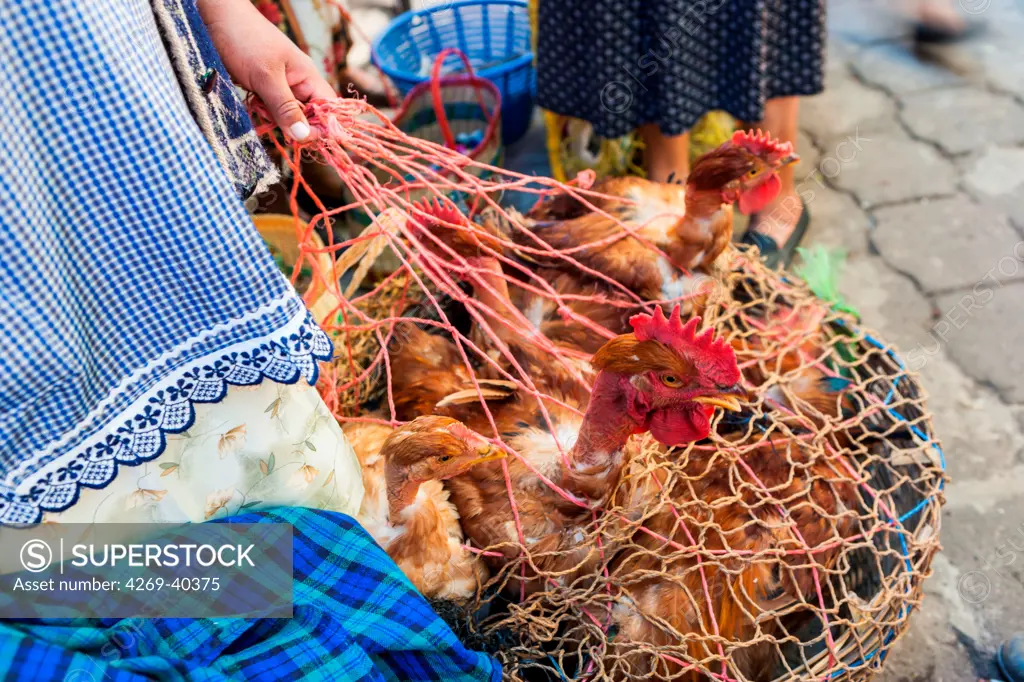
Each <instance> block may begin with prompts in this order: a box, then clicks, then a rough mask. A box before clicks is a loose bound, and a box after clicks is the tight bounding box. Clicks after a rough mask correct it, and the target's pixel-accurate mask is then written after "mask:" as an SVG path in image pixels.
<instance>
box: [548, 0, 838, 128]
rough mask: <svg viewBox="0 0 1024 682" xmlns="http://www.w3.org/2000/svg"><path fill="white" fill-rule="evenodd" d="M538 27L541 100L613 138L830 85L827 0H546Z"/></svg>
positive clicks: (749, 112) (741, 110)
mask: <svg viewBox="0 0 1024 682" xmlns="http://www.w3.org/2000/svg"><path fill="white" fill-rule="evenodd" d="M538 27H539V31H538V36H537V90H538V93H537V95H538V101H539V103H540V105H541V106H542V107H544V108H545V109H548V110H550V111H553V112H555V113H558V114H564V115H567V116H572V117H575V118H581V119H584V120H586V121H589V122H590V123H591V124H593V126H594V129H595V131H596V132H597V133H598V134H599V135H602V136H604V137H618V136H620V135H625V134H626V133H629V132H630V131H632V130H633V129H635V128H637V127H638V126H640V125H643V124H645V123H656V124H658V126H659V127H660V128H661V131H662V132H663V133H664V134H666V135H678V134H681V133H684V132H686V131H687V130H689V129H690V128H691V127H692V126H693V124H694V123H696V122H697V120H698V119H699V118H700V117H701V116H702V115H704V114H705V113H706V112H708V111H711V110H713V109H724V110H725V111H728V112H729V113H730V114H732V115H733V116H735V117H736V118H738V119H741V120H744V121H759V120H761V119H762V118H764V104H765V100H767V99H771V98H773V97H787V96H796V95H813V94H817V93H818V92H821V90H822V85H823V80H824V78H823V70H824V51H825V2H824V0H540V6H539V12H538Z"/></svg>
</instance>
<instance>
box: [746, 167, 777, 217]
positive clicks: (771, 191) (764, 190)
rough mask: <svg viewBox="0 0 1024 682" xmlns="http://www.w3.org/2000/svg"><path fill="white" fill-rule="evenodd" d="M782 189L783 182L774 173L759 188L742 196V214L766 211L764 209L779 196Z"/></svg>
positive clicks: (752, 189)
mask: <svg viewBox="0 0 1024 682" xmlns="http://www.w3.org/2000/svg"><path fill="white" fill-rule="evenodd" d="M780 189H782V181H781V180H779V176H778V174H776V173H772V174H771V175H770V176H768V179H767V180H765V181H764V182H762V183H761V184H760V185H758V186H757V187H754V188H751V189H749V190H747V191H746V192H742V193H741V194H740V213H745V214H746V215H750V214H751V213H757V212H758V211H761V210H764V207H765V206H767V205H768V204H770V203H771V202H772V200H773V199H774V198H775V197H777V196H778V195H779V190H780Z"/></svg>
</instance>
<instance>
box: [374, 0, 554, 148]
mask: <svg viewBox="0 0 1024 682" xmlns="http://www.w3.org/2000/svg"><path fill="white" fill-rule="evenodd" d="M449 47H454V48H458V49H459V50H461V51H462V52H463V53H464V54H465V55H466V56H467V57H469V60H470V62H471V63H472V65H473V69H474V70H475V71H476V74H477V75H478V76H481V77H483V78H486V79H488V80H490V81H491V82H493V83H494V84H495V85H496V86H498V90H499V91H500V92H501V102H502V106H501V120H502V128H501V138H502V142H504V143H505V144H511V143H512V142H515V141H516V140H518V139H519V138H521V137H522V136H523V135H524V134H525V133H526V131H527V130H528V129H529V127H530V120H531V118H532V116H533V100H534V92H535V90H536V87H535V77H534V70H533V52H532V50H531V49H530V16H529V11H528V9H527V3H526V0H461V1H460V2H453V3H446V4H444V5H441V6H438V7H432V8H428V9H423V10H419V11H416V12H406V13H405V14H403V15H402V16H400V17H398V18H396V19H395V20H394V21H392V22H391V23H390V24H389V25H388V27H387V29H385V31H384V33H383V34H382V35H381V36H380V37H379V38H378V39H377V41H376V42H375V43H374V45H373V62H374V64H376V65H377V66H378V67H379V68H380V70H381V71H383V72H384V73H385V74H387V76H388V78H390V79H391V81H392V82H393V83H394V84H395V87H397V88H398V89H399V91H400V92H401V93H402V94H403V95H404V94H406V93H407V92H409V90H411V89H412V88H413V86H415V85H416V84H417V83H421V82H423V81H426V80H429V78H430V69H431V66H432V65H433V62H434V57H435V56H437V54H438V53H440V52H441V51H442V50H444V49H445V48H449ZM462 68H463V67H462V62H461V61H460V60H459V58H458V57H456V56H451V57H449V58H448V59H446V60H445V62H444V69H443V70H442V74H443V75H451V74H453V73H457V72H458V71H460V70H461V69H462Z"/></svg>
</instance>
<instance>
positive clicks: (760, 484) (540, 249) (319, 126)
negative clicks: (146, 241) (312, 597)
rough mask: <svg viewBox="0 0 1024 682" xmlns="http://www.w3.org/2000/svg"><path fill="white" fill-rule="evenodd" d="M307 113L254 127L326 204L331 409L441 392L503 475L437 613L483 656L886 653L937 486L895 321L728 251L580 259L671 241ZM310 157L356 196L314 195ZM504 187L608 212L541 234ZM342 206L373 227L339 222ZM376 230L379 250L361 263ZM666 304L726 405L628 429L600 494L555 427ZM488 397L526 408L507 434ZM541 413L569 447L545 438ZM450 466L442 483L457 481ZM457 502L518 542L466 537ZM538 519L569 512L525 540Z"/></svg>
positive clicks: (427, 149) (910, 592)
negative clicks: (719, 377)
mask: <svg viewBox="0 0 1024 682" xmlns="http://www.w3.org/2000/svg"><path fill="white" fill-rule="evenodd" d="M254 111H255V113H254V116H255V117H256V118H257V119H258V120H260V121H269V117H267V116H266V115H265V113H264V112H262V111H261V108H260V106H259V104H258V103H257V104H256V105H254ZM306 113H307V116H308V118H309V120H310V123H311V125H312V127H313V128H314V130H315V131H316V133H317V137H316V139H315V140H314V141H312V142H306V143H303V144H302V145H297V146H293V145H289V146H285V145H284V144H282V143H281V142H280V140H279V138H278V137H275V136H274V135H269V136H268V139H269V140H271V141H272V144H273V145H275V146H276V149H277V152H278V153H279V154H280V155H281V158H282V159H283V161H284V163H285V164H286V165H287V166H288V167H289V168H290V170H291V177H292V180H291V191H290V203H291V208H292V211H293V213H294V214H295V215H296V216H298V215H299V214H300V213H301V210H300V198H301V201H302V202H304V203H305V205H307V206H314V207H315V210H314V211H312V212H311V214H312V217H311V218H310V219H309V220H308V221H306V220H300V219H299V218H298V217H296V220H295V227H296V234H297V240H298V244H299V252H300V255H299V258H298V260H297V262H296V263H295V264H294V273H295V274H294V277H293V281H297V278H298V277H299V273H300V271H302V272H305V273H306V275H304V277H306V278H307V279H310V278H309V275H308V273H309V271H310V270H312V277H311V281H310V283H309V284H308V286H307V287H306V289H305V292H304V296H305V300H306V302H307V305H309V307H310V309H311V310H312V311H313V313H314V315H315V316H316V317H317V319H318V320H319V321H320V322H321V324H322V326H323V328H324V329H325V330H326V331H327V332H328V333H329V334H331V336H332V337H333V338H334V341H335V356H336V359H335V360H334V361H333V363H332V364H331V365H330V366H329V367H328V368H326V369H325V371H324V372H323V373H322V379H321V383H320V390H321V393H322V395H323V396H324V399H325V401H326V402H327V404H328V406H329V407H330V408H331V409H332V410H333V412H334V414H335V415H336V417H337V418H338V420H339V421H340V422H342V423H343V424H345V423H360V422H364V423H380V424H387V425H391V426H397V425H399V424H402V423H404V422H406V421H408V420H410V419H412V418H413V417H415V416H418V414H424V413H429V412H432V411H433V412H439V413H444V414H449V415H451V416H454V417H456V418H460V419H463V420H464V421H465V422H466V423H467V424H468V425H469V426H470V427H471V428H473V429H474V430H476V431H477V432H478V433H480V434H481V435H482V436H483V437H485V438H487V439H489V440H490V441H491V442H492V443H493V444H494V445H496V446H498V447H500V448H501V449H503V450H504V451H505V452H506V453H507V458H506V459H504V460H502V462H501V465H500V468H498V467H497V466H495V468H494V469H493V471H496V472H498V473H497V474H496V477H497V479H499V480H491V481H486V482H477V483H476V484H478V485H479V486H480V493H479V497H480V504H481V505H483V506H484V507H485V509H486V512H485V514H484V515H482V516H481V517H480V518H477V519H476V520H475V521H474V520H473V518H474V517H472V516H471V515H467V514H466V513H463V514H462V516H463V517H464V521H465V522H466V523H465V524H464V525H465V526H466V532H467V538H466V541H465V546H466V547H467V548H469V549H470V551H472V552H473V553H476V554H479V555H480V556H481V558H482V560H483V561H485V562H486V564H487V565H488V567H489V574H490V577H489V579H487V580H486V581H483V582H481V583H480V584H479V586H478V589H477V590H476V593H475V596H474V597H473V598H472V599H470V600H469V602H468V603H465V604H459V605H457V608H454V609H453V610H450V611H446V615H447V617H449V618H451V619H453V621H454V624H455V625H456V630H457V631H458V632H460V634H462V635H463V636H464V637H465V638H467V641H472V642H474V643H475V644H476V645H477V646H481V647H484V648H487V649H488V650H490V651H491V652H493V653H494V654H495V655H497V656H498V657H499V658H500V660H501V661H502V662H503V664H504V666H505V677H506V678H507V679H510V680H541V679H545V680H546V679H550V680H568V679H573V680H620V679H681V680H691V679H715V680H721V681H723V682H726V681H730V680H774V679H820V680H826V679H866V678H868V677H870V676H871V675H872V674H873V673H874V672H875V671H877V669H878V668H879V666H880V665H881V663H882V661H883V660H884V657H885V654H886V652H887V650H888V649H889V647H890V646H891V645H892V643H893V642H894V641H895V639H896V638H897V637H898V636H899V635H900V634H901V632H903V631H904V630H905V628H906V627H907V623H908V618H909V616H910V612H911V610H912V608H913V607H914V606H915V605H916V604H917V603H918V602H919V600H920V598H921V584H922V581H923V579H924V578H925V577H926V576H927V575H928V573H929V565H930V563H931V558H932V556H933V554H934V552H935V551H936V550H937V549H938V531H939V524H940V504H941V500H942V495H941V491H942V488H943V481H944V473H943V471H944V462H943V456H942V451H941V449H940V447H939V444H938V443H937V441H936V440H935V437H934V435H933V431H932V425H931V418H930V415H929V413H928V412H927V409H926V406H925V396H924V393H923V391H922V390H921V388H920V386H919V385H918V383H917V379H916V378H915V377H914V376H913V375H911V374H910V373H908V372H907V371H906V369H905V368H904V366H903V364H902V362H901V361H900V359H899V357H898V356H897V355H896V353H895V352H894V351H893V349H892V348H891V347H889V345H888V344H886V343H885V342H884V341H881V340H880V339H878V338H877V337H876V336H874V335H872V334H871V333H869V332H867V331H865V330H864V329H862V328H861V327H860V326H859V324H858V321H857V320H856V319H855V318H853V317H852V316H850V315H849V314H847V313H844V312H840V311H837V310H835V309H833V308H831V307H829V306H828V305H827V304H825V303H824V302H822V301H821V300H820V299H818V298H816V297H815V296H814V295H813V294H812V293H811V291H810V290H809V289H808V287H807V286H806V285H805V284H804V283H803V282H801V281H800V280H798V279H797V278H795V277H793V276H791V275H788V274H783V273H779V272H773V271H770V270H767V269H766V268H764V267H763V266H762V265H761V264H760V262H759V261H758V260H757V255H756V252H750V251H746V250H743V249H740V248H736V247H732V246H730V247H728V248H727V249H726V251H725V252H724V253H723V254H722V255H721V256H720V257H719V258H718V259H717V261H716V262H715V264H714V266H713V267H711V268H708V269H707V271H706V272H704V273H701V276H700V277H699V278H696V279H695V280H694V281H697V282H698V283H699V286H697V287H694V288H693V289H692V290H690V291H687V292H686V293H685V294H684V295H682V296H679V297H675V298H673V300H645V299H644V297H643V296H641V295H640V294H639V293H637V292H636V291H633V290H631V289H630V288H629V287H628V286H625V285H624V284H623V283H621V282H620V281H619V279H621V278H619V279H617V278H616V277H615V276H613V275H612V274H609V273H608V272H605V271H602V269H601V268H598V267H594V266H593V262H594V261H593V259H589V258H586V257H584V256H586V255H588V254H593V253H595V252H598V251H600V250H601V249H602V248H605V247H607V246H608V245H610V244H612V243H615V242H617V241H618V240H622V239H634V240H636V241H637V242H638V243H641V244H643V246H644V248H645V249H647V251H648V252H649V253H650V257H651V258H652V259H653V258H657V257H658V256H664V253H663V252H662V251H661V249H659V248H658V247H657V246H655V245H654V244H652V243H651V242H650V241H648V240H646V239H645V238H644V236H643V235H641V234H640V233H639V231H638V229H637V226H636V225H631V224H628V223H623V222H621V221H620V220H619V219H618V217H617V216H616V215H613V214H612V213H608V212H607V211H603V210H602V209H601V208H600V207H599V204H600V202H599V201H598V199H600V198H601V196H600V195H599V194H598V193H596V192H594V191H593V190H591V189H590V187H591V183H592V181H593V178H592V177H587V176H583V175H581V176H579V177H577V179H576V180H575V181H574V182H571V183H569V184H562V183H558V182H556V181H554V180H551V179H547V178H542V177H532V176H525V175H521V174H517V173H514V172H511V171H508V170H505V169H502V168H498V167H495V166H489V165H486V164H481V163H479V162H476V161H472V160H470V159H468V158H467V157H465V156H463V155H461V154H459V153H457V152H456V151H454V150H451V149H448V148H445V147H443V146H440V145H437V144H434V143H431V142H427V141H425V140H420V139H416V138H410V137H408V136H406V135H405V134H403V133H402V132H401V131H399V130H398V129H397V128H396V127H395V126H393V125H392V124H391V123H390V121H389V120H388V119H387V118H385V117H384V116H383V115H381V114H379V113H378V112H377V111H376V110H374V109H372V108H371V107H369V106H368V105H366V104H365V102H363V101H361V100H359V99H341V100H337V101H331V102H314V103H311V104H309V105H308V107H307V112H306ZM261 114H263V115H261ZM260 130H261V132H263V133H271V132H273V126H272V125H271V124H269V123H263V124H262V125H261V126H260ZM310 162H315V163H322V164H326V166H328V167H329V168H330V169H332V170H333V171H334V172H335V173H337V175H338V176H339V177H340V179H341V182H342V183H343V184H344V186H345V187H346V189H347V194H346V196H350V197H352V198H353V199H352V200H350V201H345V202H341V203H340V204H339V202H338V201H334V200H328V201H325V200H324V199H325V198H322V197H318V196H317V194H316V192H315V190H314V188H313V187H312V186H311V185H310V184H309V183H308V182H307V181H306V179H305V178H304V175H303V167H304V165H305V164H308V163H310ZM513 192H516V193H527V194H533V195H536V197H537V199H538V200H545V199H546V198H550V197H559V196H569V197H572V198H573V199H575V200H578V201H579V202H581V203H582V205H583V206H585V207H587V210H589V211H592V212H596V213H598V214H600V215H602V216H603V217H604V218H605V219H607V220H610V221H613V222H614V223H615V224H616V228H617V229H616V230H615V233H614V234H612V235H611V236H602V237H600V238H599V239H595V240H583V239H581V241H580V242H579V243H576V244H568V245H566V244H563V245H561V248H555V247H553V246H550V245H549V244H548V243H547V242H545V241H544V240H541V239H539V238H538V237H537V236H536V234H535V233H534V232H533V231H531V229H529V226H528V220H527V218H525V217H524V216H522V215H520V214H519V213H517V212H515V211H513V210H510V209H506V208H503V206H502V205H501V201H502V198H503V197H504V196H507V195H508V194H509V193H513ZM425 197H426V198H425ZM351 211H361V212H363V213H365V214H366V215H367V216H369V218H370V221H371V222H370V225H369V227H367V228H366V229H365V230H363V231H362V232H361V233H360V234H357V235H351V236H350V237H349V238H345V239H338V238H337V236H338V232H339V231H338V230H337V229H336V227H337V225H338V224H339V222H340V217H341V216H343V215H344V214H346V213H347V212H351ZM317 235H319V236H317ZM385 253H388V254H390V256H391V258H392V261H393V262H397V263H399V264H400V265H399V266H398V267H397V268H395V269H394V270H393V271H390V272H381V271H380V270H379V269H375V267H374V264H375V263H376V262H377V261H378V260H379V259H380V258H381V257H382V254H385ZM552 263H555V264H557V266H558V267H557V268H553V267H552V266H551V264H552ZM539 264H543V265H539ZM556 271H557V273H558V274H557V275H556V274H553V273H555V272H556ZM577 275H578V277H577ZM567 277H568V278H569V279H573V278H575V279H576V280H580V281H585V282H586V284H583V285H579V286H575V287H567V286H565V285H564V281H565V279H566V278H567ZM524 301H525V302H527V303H525V304H524V303H523V302H524ZM677 304H681V308H682V311H683V317H684V319H685V318H688V317H692V316H696V315H700V317H701V318H702V322H701V327H702V328H706V329H712V330H714V333H715V334H716V335H717V337H718V338H721V339H724V340H725V342H726V343H727V344H728V345H729V346H731V347H732V349H733V351H734V353H735V356H736V360H737V362H738V365H739V368H740V370H741V372H742V377H743V380H742V383H743V387H744V388H745V389H746V396H745V398H744V399H743V402H742V405H741V409H739V410H738V411H728V410H718V411H716V412H715V414H714V417H712V424H711V430H710V435H709V436H708V437H707V438H703V439H701V440H698V441H696V442H692V443H689V444H687V445H685V446H679V447H675V448H668V447H666V446H664V445H661V444H660V443H659V442H657V441H656V440H655V439H654V438H653V437H652V436H651V435H650V434H646V435H636V436H633V437H632V438H630V439H629V441H628V444H627V446H626V447H625V448H624V450H623V455H622V461H621V462H620V463H618V464H617V465H616V466H614V467H613V469H614V470H615V471H614V473H613V474H611V475H607V476H605V474H603V473H602V474H601V476H603V478H602V477H601V476H598V477H597V478H595V479H594V481H596V482H597V483H595V488H597V490H596V491H595V490H593V489H588V488H587V487H586V485H584V484H582V483H579V480H578V479H575V478H573V476H574V475H575V474H572V475H569V474H565V473H564V472H566V471H569V470H570V469H571V468H572V467H574V466H575V467H577V472H578V469H579V467H580V464H579V462H577V461H570V451H572V449H573V448H574V447H576V448H577V451H578V450H579V443H578V442H577V436H578V433H579V430H578V429H576V430H573V428H570V426H571V425H572V424H577V425H578V424H579V421H580V419H581V418H582V415H583V414H584V412H585V411H586V409H587V402H588V400H589V397H588V396H589V395H590V394H591V392H592V391H594V395H595V396H596V395H597V393H596V391H598V390H602V389H599V388H598V387H596V386H595V379H596V373H595V370H594V368H593V367H592V366H591V365H590V364H589V360H590V358H591V355H592V354H593V353H594V351H595V350H596V349H597V348H598V347H600V346H602V345H603V344H604V343H605V342H606V341H607V340H609V339H612V338H615V337H616V336H617V335H619V334H622V333H624V332H627V331H629V328H628V326H626V323H625V322H624V321H625V320H627V319H628V318H629V316H630V315H632V314H634V313H637V312H640V311H646V312H648V313H651V312H653V311H655V309H656V308H659V307H662V306H664V310H665V311H666V312H668V311H669V310H670V309H671V307H672V306H674V305H677ZM439 344H440V345H439ZM410 353H411V354H413V355H416V356H417V357H416V358H413V359H410V358H409V357H407V356H408V355H409V354H410ZM432 353H433V354H441V355H442V356H443V357H442V358H441V359H440V360H438V359H434V360H432V359H431V357H428V356H430V354H432ZM424 358H426V359H424ZM633 359H634V360H635V359H636V358H633ZM417 362H419V363H421V364H422V363H426V364H430V365H431V368H430V371H429V372H428V371H421V370H422V367H421V366H420V365H417V364H416V363H417ZM431 363H432V364H431ZM416 382H419V383H416ZM438 397H441V399H440V400H438V399H437V398H438ZM502 410H517V411H516V414H517V415H519V416H518V417H517V419H518V420H519V421H518V422H516V423H517V426H516V427H515V428H514V429H511V430H510V428H509V427H507V426H502V424H504V423H505V422H503V421H502V420H503V419H504V417H503V416H502V415H503V414H505V413H503V412H502ZM524 415H525V416H524ZM574 420H575V421H574ZM516 429H518V430H516ZM538 434H542V435H544V436H545V437H546V438H548V439H549V440H551V441H552V442H554V443H555V444H556V450H557V452H555V451H552V452H551V453H550V456H547V455H546V454H545V453H544V452H539V450H542V449H543V446H542V445H540V443H541V442H545V443H546V442H547V441H546V440H544V439H543V438H540V437H539V436H538ZM584 437H585V436H583V435H579V438H584ZM595 476H596V474H595ZM568 480H573V481H575V483H574V484H573V485H571V486H570V485H567V484H566V481H568ZM450 484H451V486H452V489H453V497H456V498H457V497H459V496H460V495H461V496H463V497H465V495H467V494H468V493H466V492H465V491H463V490H461V489H459V488H458V485H462V484H457V481H455V480H453V481H451V482H450ZM460 511H462V509H460ZM481 519H483V520H481ZM538 519H540V520H538ZM470 521H473V523H485V522H486V523H490V524H491V526H493V527H495V528H499V527H500V528H499V530H501V532H505V533H506V534H507V536H508V539H507V540H506V541H503V542H494V543H490V544H483V543H480V542H477V541H474V533H473V532H472V529H471V528H469V525H470ZM544 524H548V525H547V526H545V525H544ZM542 527H550V528H553V529H561V530H560V531H557V532H555V531H552V532H551V533H550V534H549V535H547V536H545V537H533V536H531V533H532V532H535V531H536V530H537V529H538V528H542ZM492 530H493V529H492ZM495 532H497V531H495ZM488 537H494V534H493V533H492V534H491V535H489V536H488Z"/></svg>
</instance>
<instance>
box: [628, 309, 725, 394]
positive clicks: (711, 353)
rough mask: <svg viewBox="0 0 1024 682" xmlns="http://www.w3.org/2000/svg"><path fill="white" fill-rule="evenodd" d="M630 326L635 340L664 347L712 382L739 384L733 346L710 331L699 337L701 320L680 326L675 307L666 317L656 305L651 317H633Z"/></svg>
mask: <svg viewBox="0 0 1024 682" xmlns="http://www.w3.org/2000/svg"><path fill="white" fill-rule="evenodd" d="M629 323H630V324H631V325H632V326H633V334H635V335H636V338H637V340H639V341H658V342H659V343H663V344H665V345H666V346H668V347H670V348H672V349H673V350H674V351H676V352H677V353H679V354H680V355H682V356H683V357H685V358H686V359H687V360H689V361H690V362H691V363H693V365H694V366H695V367H696V368H697V370H698V371H700V372H701V373H702V374H704V375H706V376H707V378H708V379H710V380H711V381H712V382H713V383H715V384H717V385H719V386H732V385H733V384H736V383H739V380H740V369H739V367H738V366H737V364H736V354H735V353H734V352H733V350H732V347H731V346H730V345H729V344H727V343H726V342H725V341H724V340H723V339H721V338H715V335H714V331H713V330H712V329H711V328H708V329H705V330H704V331H703V332H701V333H699V334H698V333H697V327H699V326H700V317H691V318H690V319H689V321H688V322H687V323H686V324H683V320H682V316H681V315H680V309H679V305H678V304H677V305H676V306H675V307H674V308H672V312H671V313H670V314H669V316H668V317H667V318H666V317H665V313H664V311H662V309H661V306H655V307H654V314H653V315H648V314H646V313H640V314H638V315H633V316H632V317H631V318H629Z"/></svg>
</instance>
